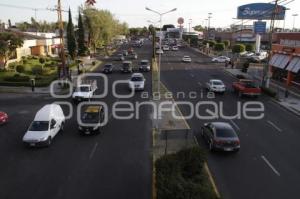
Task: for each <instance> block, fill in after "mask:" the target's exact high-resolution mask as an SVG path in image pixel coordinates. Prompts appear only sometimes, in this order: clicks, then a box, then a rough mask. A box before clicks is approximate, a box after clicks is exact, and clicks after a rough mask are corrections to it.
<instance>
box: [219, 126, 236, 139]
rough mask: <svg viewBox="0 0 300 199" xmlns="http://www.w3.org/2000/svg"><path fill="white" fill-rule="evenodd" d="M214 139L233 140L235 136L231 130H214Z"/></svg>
mask: <svg viewBox="0 0 300 199" xmlns="http://www.w3.org/2000/svg"><path fill="white" fill-rule="evenodd" d="M216 137H219V138H235V137H236V134H235V132H234V130H233V129H232V128H229V127H224V128H216Z"/></svg>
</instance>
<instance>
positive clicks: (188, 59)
mask: <svg viewBox="0 0 300 199" xmlns="http://www.w3.org/2000/svg"><path fill="white" fill-rule="evenodd" d="M182 61H183V62H186V63H191V62H192V59H191V57H190V56H187V55H185V56H183V58H182Z"/></svg>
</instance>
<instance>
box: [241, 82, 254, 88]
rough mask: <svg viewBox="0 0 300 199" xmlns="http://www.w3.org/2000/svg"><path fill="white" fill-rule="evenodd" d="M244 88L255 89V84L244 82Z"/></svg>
mask: <svg viewBox="0 0 300 199" xmlns="http://www.w3.org/2000/svg"><path fill="white" fill-rule="evenodd" d="M243 84H244V85H245V87H246V88H257V85H256V83H255V82H252V81H245V82H243Z"/></svg>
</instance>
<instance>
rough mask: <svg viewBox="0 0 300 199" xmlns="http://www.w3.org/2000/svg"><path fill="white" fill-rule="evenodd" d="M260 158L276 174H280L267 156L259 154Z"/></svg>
mask: <svg viewBox="0 0 300 199" xmlns="http://www.w3.org/2000/svg"><path fill="white" fill-rule="evenodd" d="M261 158H262V159H263V161H265V163H266V164H267V165H268V166H269V167H270V168H271V169H272V171H273V172H274V173H275V174H276V175H278V176H280V173H279V172H278V171H277V170H276V169H275V167H274V166H273V165H272V164H271V163H270V162H269V160H267V158H266V157H265V156H263V155H262V156H261Z"/></svg>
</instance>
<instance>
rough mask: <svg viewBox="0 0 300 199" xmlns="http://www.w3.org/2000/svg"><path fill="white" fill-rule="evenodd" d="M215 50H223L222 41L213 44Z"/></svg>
mask: <svg viewBox="0 0 300 199" xmlns="http://www.w3.org/2000/svg"><path fill="white" fill-rule="evenodd" d="M214 50H215V51H219V52H220V51H223V50H225V44H224V43H216V44H215V46H214Z"/></svg>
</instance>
